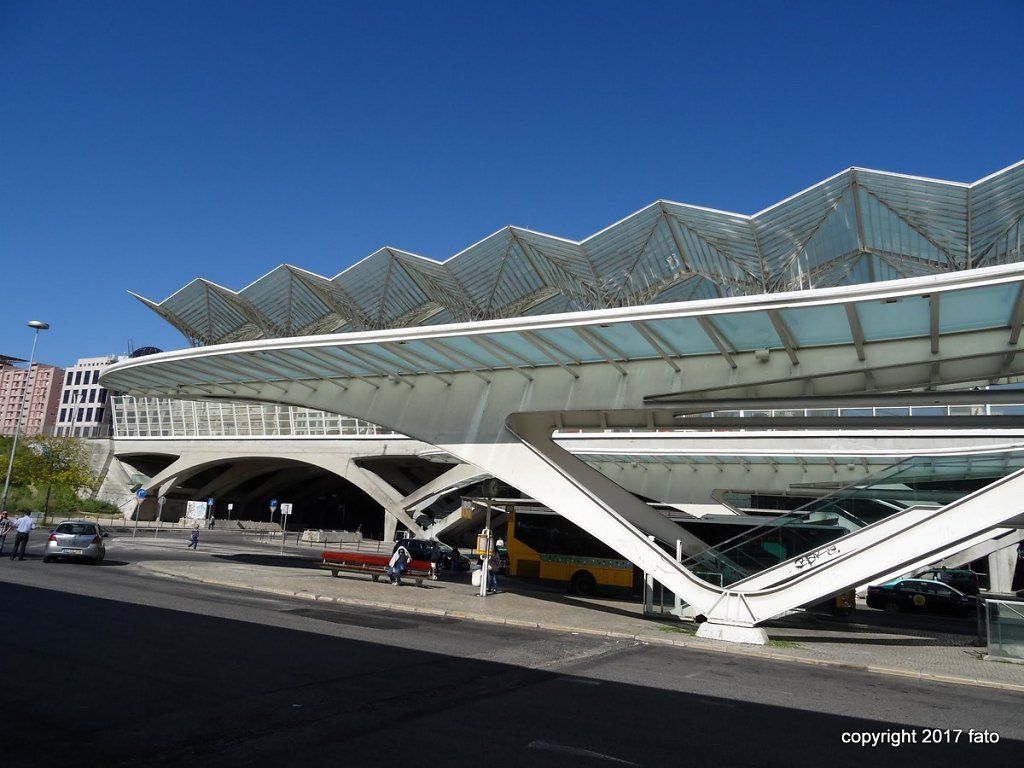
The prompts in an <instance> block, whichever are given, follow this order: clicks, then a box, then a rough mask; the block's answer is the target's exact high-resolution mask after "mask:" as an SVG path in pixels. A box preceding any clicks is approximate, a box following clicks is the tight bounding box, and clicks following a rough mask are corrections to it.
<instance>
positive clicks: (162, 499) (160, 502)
mask: <svg viewBox="0 0 1024 768" xmlns="http://www.w3.org/2000/svg"><path fill="white" fill-rule="evenodd" d="M166 503H167V497H166V496H162V495H161V496H157V497H156V509H157V513H156V528H154V529H153V538H154V539H155V538H156V537H157V535H158V534H159V533H160V523H161V522H163V519H164V504H166Z"/></svg>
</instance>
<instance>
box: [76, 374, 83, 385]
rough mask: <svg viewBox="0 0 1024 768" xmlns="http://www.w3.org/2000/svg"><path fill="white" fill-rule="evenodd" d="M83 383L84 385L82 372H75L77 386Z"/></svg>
mask: <svg viewBox="0 0 1024 768" xmlns="http://www.w3.org/2000/svg"><path fill="white" fill-rule="evenodd" d="M81 383H82V372H81V371H75V384H81Z"/></svg>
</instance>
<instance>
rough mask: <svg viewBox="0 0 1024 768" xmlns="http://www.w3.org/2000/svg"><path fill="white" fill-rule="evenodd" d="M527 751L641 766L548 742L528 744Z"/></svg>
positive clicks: (587, 750)
mask: <svg viewBox="0 0 1024 768" xmlns="http://www.w3.org/2000/svg"><path fill="white" fill-rule="evenodd" d="M527 749H538V750H542V751H544V752H558V753H561V754H563V755H573V756H575V757H592V758H597V759H598V760H607V761H608V762H610V763H619V764H620V765H636V766H639V765H640V763H633V762H630V761H629V760H623V759H621V758H618V757H612V756H611V755H602V754H601V753H600V752H593V751H591V750H589V749H580V748H579V747H570V746H568V745H566V744H552V743H551V742H548V741H531V742H530V743H529V744H527Z"/></svg>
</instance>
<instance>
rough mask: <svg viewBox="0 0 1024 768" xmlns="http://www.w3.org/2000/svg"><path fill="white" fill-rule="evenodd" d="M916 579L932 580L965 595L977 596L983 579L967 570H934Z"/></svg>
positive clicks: (922, 573) (919, 575)
mask: <svg viewBox="0 0 1024 768" xmlns="http://www.w3.org/2000/svg"><path fill="white" fill-rule="evenodd" d="M914 578H915V579H931V580H933V581H941V582H942V583H943V584H949V586H951V587H954V588H955V589H959V590H960V591H961V592H963V593H964V594H965V595H976V594H978V591H979V590H980V589H981V579H980V578H979V577H978V574H977V573H976V572H975V571H971V570H968V569H966V568H963V569H961V568H932V569H930V570H927V571H922V572H921V573H919V574H917V575H916V576H914Z"/></svg>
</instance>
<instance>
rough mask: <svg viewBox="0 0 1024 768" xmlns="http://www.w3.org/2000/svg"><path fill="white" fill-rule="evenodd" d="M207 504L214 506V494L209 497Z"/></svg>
mask: <svg viewBox="0 0 1024 768" xmlns="http://www.w3.org/2000/svg"><path fill="white" fill-rule="evenodd" d="M206 506H208V507H212V506H213V496H211V497H210V498H208V499H207V500H206Z"/></svg>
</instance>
